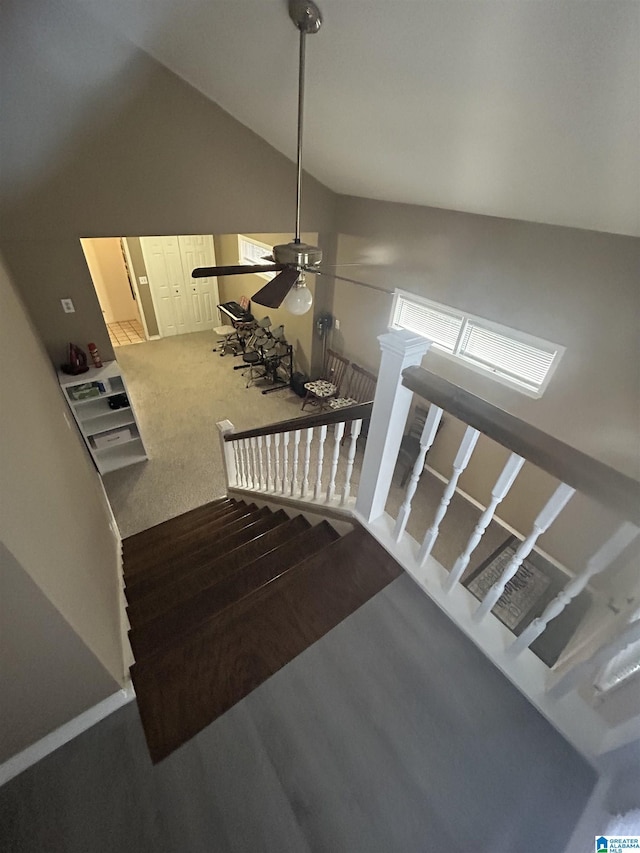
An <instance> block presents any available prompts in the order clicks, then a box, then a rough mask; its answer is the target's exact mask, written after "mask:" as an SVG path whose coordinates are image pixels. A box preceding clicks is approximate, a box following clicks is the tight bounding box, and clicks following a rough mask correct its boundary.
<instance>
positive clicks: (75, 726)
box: [0, 682, 136, 786]
mask: <svg viewBox="0 0 640 853" xmlns="http://www.w3.org/2000/svg"><path fill="white" fill-rule="evenodd" d="M135 695H136V694H135V691H134V689H133V684H131V682H129V683H128V684H127V685H126V687H124V688H123V689H122V690H118V692H117V693H113V694H112V695H111V696H107V698H106V699H103V700H102V702H98V704H97V705H94V706H93V708H89V709H88V710H86V711H83V713H82V714H79V715H78V716H77V717H74V719H73V720H69V722H68V723H65V724H64V725H62V726H60V728H59V729H55V731H53V732H50V733H49V734H48V735H45V736H44V737H43V738H41V739H40V740H38V741H36V742H35V743H32V744H31V746H28V747H27V748H26V749H23V750H22V752H19V753H18V754H17V755H14V756H13V757H12V758H9V759H8V760H7V761H5V762H4V764H0V786H2V785H4V784H5V783H6V782H8V781H9V780H10V779H13V778H14V777H15V776H17V775H18V774H19V773H22V771H23V770H26V769H27V768H28V767H31V766H32V765H33V764H36V763H37V762H38V761H40V759H41V758H44V757H45V755H49V753H50V752H55V750H56V749H58V748H59V747H61V746H64V744H65V743H68V742H69V741H70V740H73V738H74V737H77V736H78V735H80V734H82V732H84V731H86V730H87V729H89V728H91V726H94V725H95V724H96V723H99V722H100V720H104V718H105V717H108V716H109V714H112V713H113V712H114V711H117V710H118V708H121V707H122V706H123V705H126V704H127V703H128V702H131V700H132V699H135Z"/></svg>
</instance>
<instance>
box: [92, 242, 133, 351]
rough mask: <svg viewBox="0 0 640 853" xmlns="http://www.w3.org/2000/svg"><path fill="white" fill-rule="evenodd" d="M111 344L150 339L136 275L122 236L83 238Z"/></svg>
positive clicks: (117, 344) (118, 344)
mask: <svg viewBox="0 0 640 853" xmlns="http://www.w3.org/2000/svg"><path fill="white" fill-rule="evenodd" d="M80 243H81V245H82V250H83V252H84V256H85V259H86V261H87V266H88V267H89V272H90V274H91V278H92V280H93V286H94V288H95V291H96V296H97V297H98V302H99V303H100V309H101V311H102V316H103V318H104V322H105V325H106V327H107V330H108V332H109V338H110V340H111V344H112V345H113V346H114V347H116V346H125V345H127V344H133V343H142V342H143V341H145V340H147V333H146V328H145V325H144V323H143V317H142V313H141V310H140V308H139V299H138V294H137V291H136V288H135V278H134V276H133V275H132V274H131V271H130V268H129V263H128V259H127V257H126V253H125V247H124V245H123V241H122V240H121V239H120V238H119V237H101V238H95V239H82V240H80Z"/></svg>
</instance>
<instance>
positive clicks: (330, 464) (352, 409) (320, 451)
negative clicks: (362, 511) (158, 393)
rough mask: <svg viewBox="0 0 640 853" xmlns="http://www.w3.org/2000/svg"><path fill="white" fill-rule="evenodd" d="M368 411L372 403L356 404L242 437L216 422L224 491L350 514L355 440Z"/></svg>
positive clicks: (356, 440) (225, 423) (229, 426)
mask: <svg viewBox="0 0 640 853" xmlns="http://www.w3.org/2000/svg"><path fill="white" fill-rule="evenodd" d="M372 408H373V403H361V404H359V405H357V406H348V407H345V408H342V409H336V410H330V411H326V412H320V413H318V414H315V415H304V416H302V417H300V418H292V419H291V420H287V421H279V422H278V423H274V424H268V425H267V426H263V427H257V428H255V429H250V430H244V431H242V432H236V431H235V429H234V427H233V424H232V423H231V422H230V421H221V422H220V423H218V425H217V426H218V430H219V433H220V438H221V446H222V454H223V460H224V464H225V473H226V478H227V485H228V487H229V488H236V489H242V490H244V491H249V492H258V493H260V494H263V495H265V496H280V497H283V498H289V499H293V500H299V501H304V502H306V503H315V504H321V505H323V506H325V507H326V506H331V507H333V508H334V509H335V508H337V509H342V510H345V509H346V508H353V506H354V505H355V497H352V496H351V492H352V488H353V485H352V477H353V470H354V460H355V457H356V451H357V445H358V438H359V436H360V434H361V430H362V425H363V423H364V422H367V421H368V420H369V419H370V417H371V411H372ZM347 428H348V430H347ZM345 432H347V435H346V441H345V443H346V446H347V452H346V458H345V459H343V458H341V452H340V451H341V447H342V443H343V439H345ZM328 436H330V437H329V442H328V448H327V449H326V451H325V446H326V445H327V437H328ZM339 469H340V470H339Z"/></svg>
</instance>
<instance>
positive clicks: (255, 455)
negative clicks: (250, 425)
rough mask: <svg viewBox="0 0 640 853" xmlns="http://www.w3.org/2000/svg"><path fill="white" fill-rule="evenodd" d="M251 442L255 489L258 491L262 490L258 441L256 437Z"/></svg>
mask: <svg viewBox="0 0 640 853" xmlns="http://www.w3.org/2000/svg"><path fill="white" fill-rule="evenodd" d="M249 440H250V442H251V462H252V464H253V488H254V489H256V490H257V489H259V488H260V479H259V476H260V469H259V468H258V452H257V450H256V447H257V441H256V438H255V436H253V437H252V438H251V439H249Z"/></svg>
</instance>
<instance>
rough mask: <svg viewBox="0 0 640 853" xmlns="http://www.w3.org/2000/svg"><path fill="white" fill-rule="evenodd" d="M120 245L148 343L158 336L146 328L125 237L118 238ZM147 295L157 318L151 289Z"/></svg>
mask: <svg viewBox="0 0 640 853" xmlns="http://www.w3.org/2000/svg"><path fill="white" fill-rule="evenodd" d="M120 242H121V245H122V247H123V249H124V253H125V257H126V260H127V266H128V268H129V275H130V277H131V286H132V287H133V292H134V293H135V297H136V302H137V303H138V313H139V314H140V319H141V320H142V326H143V328H144V336H145V338H146V339H147V340H148V341H154V340H158V339H159V338H160V335H150V334H149V328H148V326H147V318H146V317H145V315H144V307H143V305H142V300H141V299H140V291H139V290H138V276H137V275H136V271H135V267H134V266H133V261H132V260H131V253H130V251H129V243H128V240H127V238H126V237H120ZM149 293H150V295H151V304H152V305H153V310H154V311H155V313H156V317H157V316H158V311H157V308H156V303H155V302H154V301H153V292H152V290H151V288H149Z"/></svg>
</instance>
